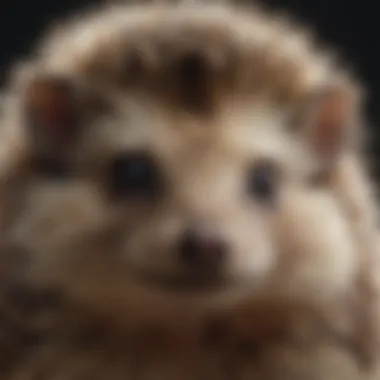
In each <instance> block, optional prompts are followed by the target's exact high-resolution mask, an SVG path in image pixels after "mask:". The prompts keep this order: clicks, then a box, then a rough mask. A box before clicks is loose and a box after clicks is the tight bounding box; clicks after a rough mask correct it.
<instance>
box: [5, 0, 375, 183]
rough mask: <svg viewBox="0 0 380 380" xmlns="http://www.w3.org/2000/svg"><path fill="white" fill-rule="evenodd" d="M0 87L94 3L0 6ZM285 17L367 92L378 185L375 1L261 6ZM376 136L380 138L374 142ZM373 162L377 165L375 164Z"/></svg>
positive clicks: (21, 1)
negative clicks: (65, 21)
mask: <svg viewBox="0 0 380 380" xmlns="http://www.w3.org/2000/svg"><path fill="white" fill-rule="evenodd" d="M0 1H1V3H2V4H0V84H3V83H4V82H5V80H6V78H7V70H8V68H9V67H10V65H11V63H12V61H13V60H15V59H20V58H22V57H23V56H24V55H25V54H27V53H28V51H30V49H31V48H32V47H33V45H34V43H35V41H36V38H38V36H39V35H41V33H43V31H44V30H45V29H46V28H47V27H48V26H49V25H50V24H51V23H52V22H54V21H56V20H59V19H60V18H61V17H64V16H66V15H69V14H71V13H73V12H75V11H76V10H77V9H81V8H83V7H85V6H88V5H92V4H94V3H95V2H96V0H0ZM261 1H262V2H264V3H265V4H268V5H269V6H270V7H273V8H275V9H281V10H285V11H289V12H291V13H292V14H295V15H296V17H297V18H298V19H300V20H301V21H303V22H306V23H308V24H311V25H312V26H313V27H314V29H315V30H316V31H317V33H318V34H319V36H320V38H321V39H322V41H324V42H327V43H328V44H329V45H331V46H332V47H334V48H338V49H339V51H340V53H341V54H342V55H343V56H344V57H345V58H346V60H349V61H350V62H352V63H353V66H354V68H356V72H357V73H358V75H359V76H360V77H361V79H362V80H363V81H364V83H365V84H366V85H367V88H368V91H369V99H368V100H369V101H368V105H367V107H368V121H369V129H370V146H369V152H370V154H371V155H372V158H373V159H374V162H375V166H374V174H376V176H377V177H378V179H380V149H378V148H380V134H379V133H377V130H378V128H379V127H378V125H379V126H380V109H379V108H378V107H377V104H378V103H379V102H380V71H379V68H380V41H379V40H380V19H379V16H378V15H379V12H378V10H377V9H378V7H379V5H378V4H377V1H376V0H361V1H360V0H261ZM378 135H379V137H378ZM377 140H378V141H377ZM377 162H378V163H379V164H377Z"/></svg>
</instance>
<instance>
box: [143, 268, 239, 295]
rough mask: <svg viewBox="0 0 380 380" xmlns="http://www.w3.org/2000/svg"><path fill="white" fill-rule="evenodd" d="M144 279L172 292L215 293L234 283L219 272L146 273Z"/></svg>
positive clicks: (146, 282)
mask: <svg viewBox="0 0 380 380" xmlns="http://www.w3.org/2000/svg"><path fill="white" fill-rule="evenodd" d="M143 281H144V282H145V284H147V285H148V286H150V287H154V288H156V289H159V290H163V291H166V292H170V293H210V292H212V293H214V292H221V291H223V290H224V289H226V288H229V287H230V286H231V285H232V284H233V281H232V280H231V279H228V278H227V277H226V276H224V275H222V274H219V273H208V274H203V273H186V274H178V275H162V274H160V275H157V274H145V275H144V276H143Z"/></svg>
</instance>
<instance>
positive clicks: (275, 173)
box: [247, 160, 280, 202]
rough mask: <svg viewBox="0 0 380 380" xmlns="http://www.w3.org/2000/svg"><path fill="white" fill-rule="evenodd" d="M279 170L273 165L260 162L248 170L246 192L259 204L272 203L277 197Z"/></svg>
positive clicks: (268, 162) (267, 162)
mask: <svg viewBox="0 0 380 380" xmlns="http://www.w3.org/2000/svg"><path fill="white" fill-rule="evenodd" d="M279 174H280V173H279V170H278V167H277V166H276V165H275V163H273V162H270V161H266V160H265V161H264V160H263V161H260V162H258V163H256V164H255V165H254V166H252V167H251V168H250V169H249V172H248V178H247V191H248V193H249V195H250V196H251V197H253V198H255V199H257V200H259V201H261V202H272V201H274V200H275V198H276V196H277V191H278V186H279Z"/></svg>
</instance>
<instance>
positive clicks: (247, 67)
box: [37, 2, 350, 105]
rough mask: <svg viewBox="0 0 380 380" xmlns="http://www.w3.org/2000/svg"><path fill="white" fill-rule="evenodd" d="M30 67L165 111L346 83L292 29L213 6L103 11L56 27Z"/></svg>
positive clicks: (294, 95) (259, 14) (262, 16)
mask: <svg viewBox="0 0 380 380" xmlns="http://www.w3.org/2000/svg"><path fill="white" fill-rule="evenodd" d="M37 60H38V61H39V65H40V66H41V67H44V70H47V71H48V72H58V73H64V74H69V75H70V74H73V75H79V76H80V77H81V78H88V79H90V80H91V81H99V82H101V83H102V84H107V85H110V86H112V87H113V86H114V85H116V86H117V87H120V88H121V87H125V88H129V89H130V88H132V87H133V88H137V89H140V90H141V89H144V91H146V90H149V91H150V92H151V93H152V92H153V93H158V95H159V96H158V98H159V99H162V100H169V104H170V103H172V102H173V100H180V99H182V98H184V99H182V100H184V103H186V102H187V103H190V102H191V99H193V100H195V101H196V102H198V103H210V104H211V103H212V102H214V103H219V101H220V100H221V99H226V98H229V99H231V98H236V97H237V98H240V97H245V96H249V97H251V96H252V95H254V96H257V95H259V96H260V97H267V98H269V99H272V100H275V101H280V102H283V101H285V102H292V101H293V100H296V99H298V97H299V96H301V95H303V94H304V93H306V92H308V91H311V90H312V89H313V88H317V87H320V86H323V85H326V84H331V82H333V81H337V80H338V81H339V80H341V79H343V80H345V81H346V80H350V79H349V77H348V75H346V73H345V72H343V70H341V69H338V68H337V67H336V64H335V62H334V60H333V59H332V57H331V56H330V54H329V53H327V52H324V51H321V50H318V49H317V48H316V47H315V44H314V43H313V41H312V39H311V38H310V37H309V35H308V34H307V33H305V32H304V31H302V30H300V29H299V28H297V27H296V26H295V25H294V24H293V23H290V22H287V21H285V20H283V19H282V18H280V17H277V18H276V17H272V16H269V15H267V14H266V12H264V11H262V10H260V9H257V8H249V9H246V8H244V9H243V8H239V7H237V6H234V5H227V4H215V3H210V4H205V3H197V2H196V3H186V2H184V3H180V4H175V5H173V4H154V3H153V4H140V5H128V4H125V5H115V6H107V7H105V8H103V9H100V10H97V11H95V12H92V13H91V14H87V15H82V16H80V17H78V18H77V19H75V20H73V21H71V22H69V23H64V24H62V25H61V26H60V27H58V28H57V29H56V31H55V32H54V33H51V34H50V35H49V36H48V38H47V39H46V40H45V42H44V43H43V44H42V48H41V50H40V54H39V56H38V57H37ZM191 97H192V98H191ZM190 98H191V99H190ZM189 99H190V100H189ZM200 105H202V104H200ZM203 105H204V104H203Z"/></svg>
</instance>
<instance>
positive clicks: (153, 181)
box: [109, 152, 161, 198]
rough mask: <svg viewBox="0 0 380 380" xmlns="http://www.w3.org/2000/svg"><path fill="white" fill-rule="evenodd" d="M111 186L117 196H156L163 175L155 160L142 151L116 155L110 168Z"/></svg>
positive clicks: (113, 193)
mask: <svg viewBox="0 0 380 380" xmlns="http://www.w3.org/2000/svg"><path fill="white" fill-rule="evenodd" d="M109 186H110V191H111V193H112V195H113V196H115V197H117V198H125V197H143V198H147V197H154V196H156V195H157V194H158V193H159V191H160V190H161V177H160V173H159V170H158V167H157V165H156V162H155V160H154V159H153V158H152V157H150V156H149V155H148V154H146V153H141V152H137V153H129V154H124V155H121V156H119V157H116V158H115V159H114V160H113V162H111V165H110V168H109Z"/></svg>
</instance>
